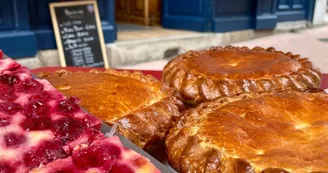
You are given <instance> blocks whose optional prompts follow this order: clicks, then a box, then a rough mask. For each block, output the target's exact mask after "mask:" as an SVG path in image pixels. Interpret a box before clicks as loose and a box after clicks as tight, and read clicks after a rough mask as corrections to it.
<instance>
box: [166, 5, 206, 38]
mask: <svg viewBox="0 0 328 173" xmlns="http://www.w3.org/2000/svg"><path fill="white" fill-rule="evenodd" d="M209 1H210V0H163V1H162V3H163V4H162V6H163V14H162V25H163V26H164V27H166V28H174V29H185V30H193V31H202V32H205V31H208V30H209V24H208V15H209V14H208V9H209V8H208V3H209ZM182 7H183V8H182Z"/></svg>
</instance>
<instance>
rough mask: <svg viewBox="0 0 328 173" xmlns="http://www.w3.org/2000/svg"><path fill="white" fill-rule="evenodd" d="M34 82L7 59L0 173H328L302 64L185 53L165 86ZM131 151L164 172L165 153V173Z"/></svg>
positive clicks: (125, 78)
mask: <svg viewBox="0 0 328 173" xmlns="http://www.w3.org/2000/svg"><path fill="white" fill-rule="evenodd" d="M37 76H38V77H39V78H38V79H35V78H34V77H33V76H32V74H31V72H30V71H29V70H28V69H27V68H26V67H24V66H21V65H20V64H18V63H17V62H15V61H14V60H12V59H10V58H4V59H3V58H2V52H1V51H0V173H28V172H29V173H68V172H69V173H105V172H106V173H116V172H122V173H123V172H124V173H158V172H160V170H159V169H161V166H163V167H165V166H169V165H167V163H166V161H168V162H169V164H170V165H171V166H172V167H173V168H174V169H175V170H176V171H177V172H179V173H190V172H194V173H217V172H220V173H239V172H247V173H257V172H258V173H278V172H279V173H289V172H295V173H304V172H312V173H314V172H327V171H328V151H327V150H326V149H325V145H326V143H328V131H327V124H328V94H327V93H325V92H323V91H322V90H321V89H319V86H320V83H321V73H320V70H319V69H317V68H316V67H314V66H313V64H312V63H311V62H310V61H309V60H308V59H307V58H301V57H300V55H295V54H292V53H289V52H288V53H283V52H281V51H277V50H275V49H274V48H268V49H264V48H260V47H255V48H253V49H249V48H246V47H232V46H226V47H213V48H210V49H208V50H201V51H189V52H187V53H185V54H182V55H179V56H177V57H176V58H174V59H173V60H171V61H170V62H169V63H168V64H167V65H166V66H165V68H164V70H163V74H162V79H161V82H160V81H158V80H157V79H155V78H154V77H151V76H147V75H144V74H142V73H141V72H128V71H118V70H114V69H107V70H105V71H100V70H95V69H94V70H91V71H89V72H70V71H66V70H64V69H63V70H58V71H56V72H54V73H45V72H43V73H39V74H37ZM170 87H171V88H170ZM181 100H182V101H183V102H184V103H185V104H186V105H187V107H188V105H189V106H191V107H189V109H188V110H185V108H186V107H185V106H184V103H183V102H182V101H181ZM80 105H81V107H83V109H82V108H81V107H80ZM84 109H85V110H84ZM86 111H88V112H90V114H89V113H88V112H86ZM92 115H94V116H92ZM102 121H103V122H105V123H107V124H109V125H112V126H115V128H116V130H117V131H118V132H119V133H120V134H122V135H123V136H125V137H126V138H127V139H125V138H124V137H122V135H120V134H118V136H120V138H119V137H118V136H112V135H109V137H106V136H105V135H104V134H103V133H106V132H107V130H104V128H103V127H108V126H107V125H103V126H102ZM116 126H117V127H116ZM100 128H102V129H101V130H100ZM110 134H112V133H110ZM120 139H122V141H121V140H120ZM128 140H130V141H131V142H133V143H135V144H136V145H137V146H139V147H140V148H142V149H144V150H145V151H148V152H151V154H153V155H154V157H155V158H157V159H158V160H159V161H163V160H161V159H163V156H162V154H163V152H165V150H166V151H167V153H165V154H164V155H165V156H164V158H165V159H166V160H164V161H163V164H166V165H165V166H164V165H161V164H159V165H158V164H157V161H156V160H155V159H154V158H152V157H151V156H149V157H148V156H147V154H145V153H143V151H142V150H141V149H140V148H138V147H135V148H134V149H133V150H132V149H129V148H126V147H125V146H128V145H127V141H128ZM128 142H129V141H128ZM131 142H129V143H130V144H131V145H132V146H133V144H132V143H131ZM163 142H165V146H164V147H165V149H161V148H159V147H158V146H160V145H161V144H163ZM122 143H123V144H124V145H123V144H122ZM131 145H130V148H133V147H131ZM154 149H155V150H154ZM136 151H137V152H139V153H141V154H139V153H137V152H136ZM156 154H157V155H158V156H155V155H156ZM146 157H148V158H146ZM149 159H150V160H151V162H152V163H151V162H150V160H149ZM152 159H153V160H152ZM153 163H154V164H155V165H156V166H155V165H153ZM161 170H162V169H161ZM164 172H165V171H164Z"/></svg>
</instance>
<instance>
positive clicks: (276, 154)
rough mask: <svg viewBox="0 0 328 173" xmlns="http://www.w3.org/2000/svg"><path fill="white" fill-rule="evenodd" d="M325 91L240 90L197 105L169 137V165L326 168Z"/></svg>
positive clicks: (185, 168) (301, 171)
mask: <svg viewBox="0 0 328 173" xmlns="http://www.w3.org/2000/svg"><path fill="white" fill-rule="evenodd" d="M327 124H328V94H326V93H324V92H314V93H313V92H297V91H284V92H281V93H262V94H243V96H242V97H241V96H239V97H232V98H220V99H218V100H215V101H213V102H207V103H202V104H200V105H199V106H198V107H197V108H195V109H193V110H190V111H189V112H187V113H186V114H185V115H184V116H183V118H182V119H181V121H179V122H178V124H177V125H176V126H174V127H173V128H172V129H171V130H170V133H169V135H168V137H167V140H166V146H167V149H168V157H169V162H170V163H171V165H172V166H173V167H174V168H175V169H176V170H177V171H178V172H181V173H186V172H222V173H231V172H236V173H237V172H247V173H256V172H261V173H277V172H279V173H288V172H295V173H305V172H313V173H314V172H327V171H328V164H327V163H328V151H327V150H326V145H327V143H328V138H327V136H328V131H327Z"/></svg>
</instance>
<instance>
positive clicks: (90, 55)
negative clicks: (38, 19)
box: [50, 1, 108, 68]
mask: <svg viewBox="0 0 328 173" xmlns="http://www.w3.org/2000/svg"><path fill="white" fill-rule="evenodd" d="M50 12H51V18H52V23H53V27H54V32H55V36H56V43H57V48H58V51H59V58H60V63H61V66H63V67H65V66H80V67H106V68H108V60H107V54H106V48H105V43H104V37H103V32H102V28H101V23H100V19H99V13H98V6H97V2H96V1H71V2H57V3H50Z"/></svg>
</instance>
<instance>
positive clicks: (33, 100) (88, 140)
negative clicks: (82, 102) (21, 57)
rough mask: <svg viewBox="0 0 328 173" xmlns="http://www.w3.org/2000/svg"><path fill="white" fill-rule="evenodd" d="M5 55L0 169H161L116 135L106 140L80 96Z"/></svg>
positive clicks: (50, 172)
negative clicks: (67, 94)
mask: <svg viewBox="0 0 328 173" xmlns="http://www.w3.org/2000/svg"><path fill="white" fill-rule="evenodd" d="M0 53H1V52H0ZM1 58H2V55H1V56H0V172H1V173H16V172H17V173H27V172H33V173H55V172H56V173H58V172H61V173H63V172H76V173H84V172H89V173H91V172H92V173H105V172H106V173H107V172H117V173H118V172H154V173H155V172H159V170H158V169H157V168H156V167H155V166H154V165H152V164H151V163H150V162H149V160H148V159H147V158H144V157H143V156H141V155H140V154H138V153H136V152H135V151H133V150H131V149H128V148H125V147H124V146H122V144H121V142H120V140H119V139H118V137H117V136H113V137H111V138H106V137H105V135H103V134H102V133H101V132H100V130H99V128H100V126H101V121H100V120H98V119H96V118H95V117H94V116H91V115H89V114H88V113H86V112H84V111H83V110H82V109H81V108H80V107H79V100H78V99H77V98H76V97H70V98H67V97H65V96H64V95H63V94H61V93H60V92H58V91H57V90H56V89H55V88H54V87H52V86H51V85H50V83H49V82H48V81H46V80H39V79H34V78H32V75H31V73H30V72H29V70H28V69H27V68H26V67H24V66H21V65H20V64H18V63H16V62H15V61H13V60H12V59H1Z"/></svg>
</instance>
